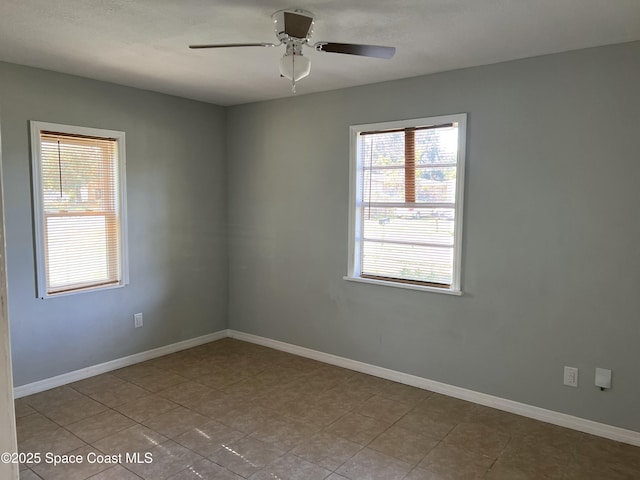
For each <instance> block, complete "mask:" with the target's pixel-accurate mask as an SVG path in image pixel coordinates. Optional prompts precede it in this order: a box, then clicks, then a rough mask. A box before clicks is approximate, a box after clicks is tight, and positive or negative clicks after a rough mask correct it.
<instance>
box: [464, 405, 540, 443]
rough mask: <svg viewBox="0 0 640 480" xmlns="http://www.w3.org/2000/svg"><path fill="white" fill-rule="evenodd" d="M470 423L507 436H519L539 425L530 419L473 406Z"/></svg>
mask: <svg viewBox="0 0 640 480" xmlns="http://www.w3.org/2000/svg"><path fill="white" fill-rule="evenodd" d="M470 422H471V423H479V424H481V425H485V426H487V427H490V428H491V429H492V430H493V431H494V432H496V433H502V434H503V435H509V436H518V435H521V434H522V433H523V432H526V431H527V429H529V428H531V426H532V425H535V424H537V423H539V422H537V421H536V420H532V419H530V418H526V417H522V416H520V415H515V414H513V413H508V412H503V411H501V410H496V409H495V408H489V407H485V406H482V405H476V406H475V409H474V412H473V417H472V419H471V420H470Z"/></svg>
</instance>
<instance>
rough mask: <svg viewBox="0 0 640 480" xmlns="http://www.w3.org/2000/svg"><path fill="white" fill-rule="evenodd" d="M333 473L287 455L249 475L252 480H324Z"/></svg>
mask: <svg viewBox="0 0 640 480" xmlns="http://www.w3.org/2000/svg"><path fill="white" fill-rule="evenodd" d="M329 475H331V472H330V471H329V470H326V469H324V468H322V467H319V466H318V465H314V464H313V463H310V462H307V461H306V460H303V459H302V458H298V457H296V456H295V455H285V456H284V457H281V458H279V459H278V460H276V461H275V462H273V463H272V464H270V465H268V466H266V467H264V468H263V469H262V470H259V471H258V472H256V473H254V474H253V475H251V477H249V479H250V480H274V479H281V480H324V479H325V478H326V477H328V476H329Z"/></svg>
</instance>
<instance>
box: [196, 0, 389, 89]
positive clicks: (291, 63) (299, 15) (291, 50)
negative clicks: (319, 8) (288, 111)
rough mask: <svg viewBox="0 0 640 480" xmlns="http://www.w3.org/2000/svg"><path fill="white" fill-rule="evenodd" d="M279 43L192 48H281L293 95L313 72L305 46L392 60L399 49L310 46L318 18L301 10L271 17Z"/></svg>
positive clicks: (282, 66)
mask: <svg viewBox="0 0 640 480" xmlns="http://www.w3.org/2000/svg"><path fill="white" fill-rule="evenodd" d="M271 18H272V19H273V23H274V25H275V32H276V37H277V38H278V40H279V43H224V44H216V45H189V48H193V49H200V48H228V47H279V46H280V45H284V46H285V47H286V51H285V53H284V55H283V57H282V58H281V59H280V75H281V76H283V77H286V78H288V79H289V80H291V88H292V91H293V93H295V91H296V82H297V81H298V80H300V79H302V78H304V77H306V76H307V75H309V72H310V71H311V61H310V60H309V59H308V58H307V57H305V56H303V55H302V47H303V46H306V47H310V48H313V49H315V50H316V51H318V52H329V53H344V54H347V55H360V56H364V57H374V58H387V59H388V58H391V57H393V55H394V53H396V49H395V48H394V47H381V46H378V45H358V44H354V43H334V42H317V43H315V44H313V45H312V44H310V43H309V41H310V39H311V35H312V34H313V25H314V17H313V14H312V13H311V12H308V11H306V10H301V9H297V8H296V9H284V10H278V11H277V12H275V13H274V14H273V15H271Z"/></svg>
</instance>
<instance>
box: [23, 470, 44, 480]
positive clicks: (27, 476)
mask: <svg viewBox="0 0 640 480" xmlns="http://www.w3.org/2000/svg"><path fill="white" fill-rule="evenodd" d="M20 480H42V477H40V476H39V475H37V474H36V473H35V472H33V470H22V471H21V472H20Z"/></svg>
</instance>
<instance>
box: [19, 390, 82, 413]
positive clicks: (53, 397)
mask: <svg viewBox="0 0 640 480" xmlns="http://www.w3.org/2000/svg"><path fill="white" fill-rule="evenodd" d="M83 397H84V396H83V395H82V394H81V393H80V392H77V391H76V390H74V389H73V388H71V387H68V386H64V387H57V388H52V389H51V390H47V391H46V392H41V393H36V394H34V395H29V396H28V397H23V398H22V401H23V402H25V403H26V404H27V405H29V406H30V407H33V408H35V409H36V410H38V411H42V410H43V409H44V408H47V409H51V408H55V407H57V406H59V405H62V404H64V403H67V402H69V401H72V400H77V399H79V398H83Z"/></svg>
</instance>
